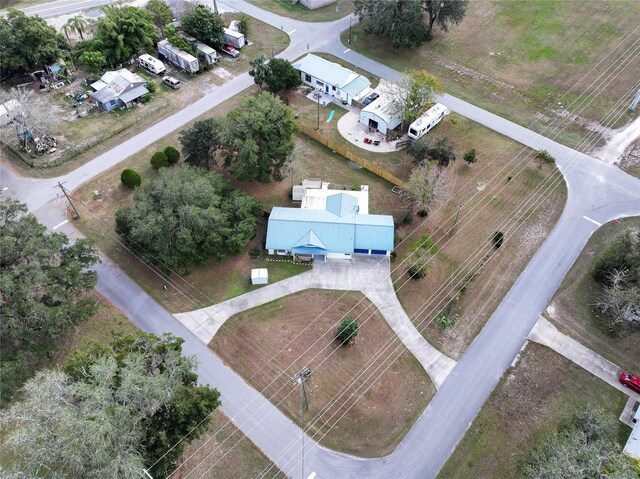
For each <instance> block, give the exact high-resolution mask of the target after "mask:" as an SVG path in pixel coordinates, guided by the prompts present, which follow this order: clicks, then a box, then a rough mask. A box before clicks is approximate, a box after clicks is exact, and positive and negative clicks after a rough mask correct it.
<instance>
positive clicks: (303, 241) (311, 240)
mask: <svg viewBox="0 0 640 479" xmlns="http://www.w3.org/2000/svg"><path fill="white" fill-rule="evenodd" d="M293 246H294V247H297V246H301V247H302V246H313V247H316V248H321V249H327V247H326V246H325V245H324V243H323V242H322V240H320V238H318V236H317V235H316V234H315V233H314V232H313V231H311V230H309V231H308V233H307V234H306V235H304V236H303V237H302V238H300V239H299V240H298V241H297V243H296V244H294V245H293Z"/></svg>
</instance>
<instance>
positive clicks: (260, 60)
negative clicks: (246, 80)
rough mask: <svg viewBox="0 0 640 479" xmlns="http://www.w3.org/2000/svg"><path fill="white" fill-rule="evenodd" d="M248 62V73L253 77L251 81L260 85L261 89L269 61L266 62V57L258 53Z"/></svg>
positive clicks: (267, 71)
mask: <svg viewBox="0 0 640 479" xmlns="http://www.w3.org/2000/svg"><path fill="white" fill-rule="evenodd" d="M249 64H250V65H251V70H249V75H251V76H252V77H253V81H254V82H255V83H256V85H258V86H259V87H260V90H262V88H263V87H264V83H265V81H266V79H267V74H268V73H269V62H267V57H265V56H264V55H262V54H260V55H258V56H257V57H255V58H254V59H253V60H251V61H250V62H249Z"/></svg>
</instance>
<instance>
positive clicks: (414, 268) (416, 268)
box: [407, 263, 427, 280]
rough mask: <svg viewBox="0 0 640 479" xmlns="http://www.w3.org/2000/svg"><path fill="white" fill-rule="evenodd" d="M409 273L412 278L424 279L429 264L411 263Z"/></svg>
mask: <svg viewBox="0 0 640 479" xmlns="http://www.w3.org/2000/svg"><path fill="white" fill-rule="evenodd" d="M407 274H408V275H409V277H410V278H411V279H416V280H417V279H422V278H424V277H425V276H426V275H427V265H426V264H424V263H416V264H414V265H411V267H410V268H409V270H408V271H407Z"/></svg>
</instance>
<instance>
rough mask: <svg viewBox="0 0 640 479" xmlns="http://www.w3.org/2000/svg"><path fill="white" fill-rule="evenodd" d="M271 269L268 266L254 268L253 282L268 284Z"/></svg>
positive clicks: (252, 272)
mask: <svg viewBox="0 0 640 479" xmlns="http://www.w3.org/2000/svg"><path fill="white" fill-rule="evenodd" d="M268 283H269V271H267V268H254V269H252V270H251V284H268Z"/></svg>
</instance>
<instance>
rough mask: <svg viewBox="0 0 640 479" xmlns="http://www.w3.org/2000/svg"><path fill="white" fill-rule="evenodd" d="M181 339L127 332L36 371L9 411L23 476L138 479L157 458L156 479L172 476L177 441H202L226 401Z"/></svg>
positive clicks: (9, 440)
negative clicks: (202, 376)
mask: <svg viewBox="0 0 640 479" xmlns="http://www.w3.org/2000/svg"><path fill="white" fill-rule="evenodd" d="M182 342H183V341H182V339H180V338H176V337H174V336H171V335H165V336H163V337H161V338H158V337H156V336H153V335H151V334H144V333H140V334H138V335H137V336H125V337H121V336H120V337H116V338H115V339H114V341H113V343H112V345H111V347H110V348H104V347H101V346H100V345H98V344H96V343H90V344H89V345H88V346H86V347H85V348H84V349H82V350H77V351H75V352H74V353H73V354H72V355H71V356H70V358H69V359H68V361H67V363H66V364H65V365H64V367H63V370H62V371H42V372H40V373H38V375H37V376H36V378H34V379H33V380H31V381H29V382H28V383H27V385H26V386H25V388H24V399H23V400H22V401H21V402H19V403H16V404H14V405H13V406H12V407H11V408H10V409H9V410H8V411H7V412H6V413H5V414H4V415H3V416H2V422H3V424H4V425H6V424H8V423H10V424H11V425H12V427H11V432H10V433H9V435H8V437H7V440H6V443H7V445H8V446H9V447H10V448H11V449H13V450H15V451H19V454H18V455H16V456H15V457H16V460H15V463H16V464H15V466H16V469H18V470H19V471H20V472H21V473H22V474H25V475H26V476H25V477H36V476H37V477H46V478H49V477H51V478H54V477H55V478H58V477H83V478H88V479H91V478H96V479H97V478H100V479H120V478H124V479H128V478H131V479H134V478H139V477H142V476H144V475H145V473H144V469H145V468H150V467H151V466H152V465H154V464H155V465H154V466H153V467H152V468H151V472H152V473H154V474H156V477H166V476H168V475H169V473H171V472H172V466H173V463H174V462H175V460H176V459H177V458H178V457H179V456H180V455H181V454H182V451H183V447H184V442H179V440H180V439H182V437H183V436H185V435H187V434H189V436H188V437H189V440H191V439H194V438H197V437H198V436H199V435H200V434H201V433H202V432H203V430H204V429H205V428H206V427H207V425H208V416H209V413H210V412H211V411H212V410H213V409H215V408H216V407H218V405H219V404H220V401H219V393H218V391H216V390H215V389H211V388H209V387H207V386H200V387H199V386H197V385H196V380H197V376H196V374H195V373H194V372H193V370H194V367H195V361H194V359H192V358H186V357H184V356H181V351H182V346H181V344H182ZM174 445H175V447H174V449H172V450H169V448H170V447H171V446H174ZM167 451H168V454H167V455H166V456H165V457H162V455H163V454H164V453H165V452H167ZM156 461H157V463H156Z"/></svg>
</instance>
